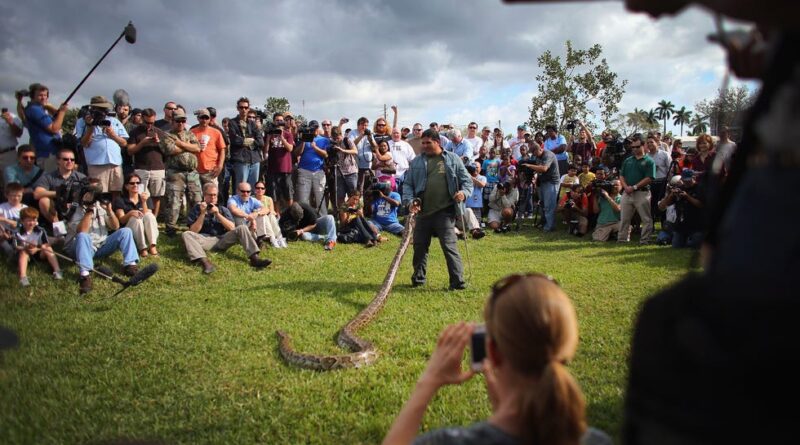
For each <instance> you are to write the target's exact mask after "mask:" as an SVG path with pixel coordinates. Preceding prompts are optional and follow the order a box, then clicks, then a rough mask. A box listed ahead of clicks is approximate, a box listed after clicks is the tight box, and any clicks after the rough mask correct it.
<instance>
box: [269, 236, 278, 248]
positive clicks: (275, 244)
mask: <svg viewBox="0 0 800 445" xmlns="http://www.w3.org/2000/svg"><path fill="white" fill-rule="evenodd" d="M269 243H270V244H271V245H272V247H274V248H276V249H280V248H281V241H280V240H279V239H278V238H270V239H269Z"/></svg>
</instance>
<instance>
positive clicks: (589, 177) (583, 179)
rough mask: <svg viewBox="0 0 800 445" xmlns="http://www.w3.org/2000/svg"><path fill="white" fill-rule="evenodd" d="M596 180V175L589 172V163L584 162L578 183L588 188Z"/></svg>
mask: <svg viewBox="0 0 800 445" xmlns="http://www.w3.org/2000/svg"><path fill="white" fill-rule="evenodd" d="M594 179H595V175H594V173H592V172H591V171H590V170H589V163H588V162H584V163H583V164H581V174H579V175H578V182H580V184H581V187H583V188H586V187H587V186H588V185H589V184H591V183H592V181H594Z"/></svg>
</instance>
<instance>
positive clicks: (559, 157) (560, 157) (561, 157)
mask: <svg viewBox="0 0 800 445" xmlns="http://www.w3.org/2000/svg"><path fill="white" fill-rule="evenodd" d="M562 145H567V140H566V139H564V136H562V135H560V134H558V135H556V138H555V139H550V138H547V139H545V140H544V149H545V150H549V151H553V150H555V149H556V148H558V147H560V146H562ZM555 155H556V161H566V160H567V159H569V157H568V156H567V152H566V151H563V152H561V153H557V154H555Z"/></svg>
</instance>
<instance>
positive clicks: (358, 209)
mask: <svg viewBox="0 0 800 445" xmlns="http://www.w3.org/2000/svg"><path fill="white" fill-rule="evenodd" d="M338 241H339V242H340V243H362V244H364V246H365V247H374V246H377V245H378V243H379V242H380V241H381V239H380V238H379V237H378V231H377V230H376V229H375V228H374V227H373V226H372V225H370V224H369V223H368V222H367V220H366V219H364V203H363V201H362V200H361V194H360V193H359V191H358V190H356V191H355V192H353V195H352V196H350V197H349V198H347V201H346V202H345V206H344V207H343V208H342V209H339V236H338Z"/></svg>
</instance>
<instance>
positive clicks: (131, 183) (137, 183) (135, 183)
mask: <svg viewBox="0 0 800 445" xmlns="http://www.w3.org/2000/svg"><path fill="white" fill-rule="evenodd" d="M139 184H141V182H138V181H137V182H129V183H128V185H139Z"/></svg>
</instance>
